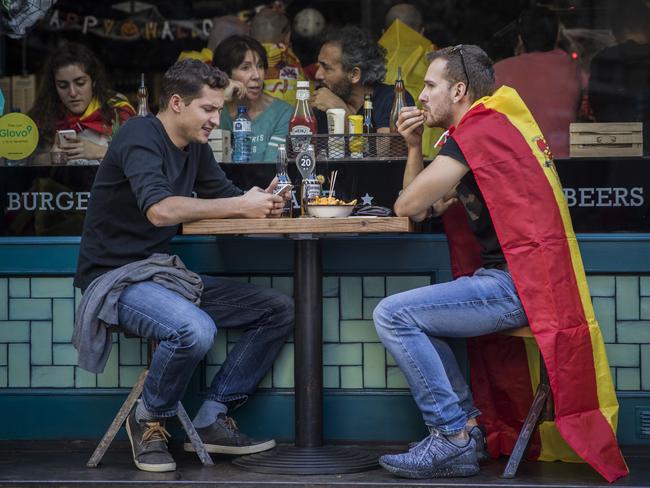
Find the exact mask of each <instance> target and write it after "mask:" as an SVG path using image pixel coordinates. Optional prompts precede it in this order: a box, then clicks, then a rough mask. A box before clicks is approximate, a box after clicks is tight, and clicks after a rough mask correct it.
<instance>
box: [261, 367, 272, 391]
mask: <svg viewBox="0 0 650 488" xmlns="http://www.w3.org/2000/svg"><path fill="white" fill-rule="evenodd" d="M257 387H258V388H267V389H268V388H273V369H271V370H270V371H267V372H266V374H265V375H264V377H263V378H262V379H261V380H260V382H259V383H258V384H257Z"/></svg>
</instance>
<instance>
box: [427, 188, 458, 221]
mask: <svg viewBox="0 0 650 488" xmlns="http://www.w3.org/2000/svg"><path fill="white" fill-rule="evenodd" d="M456 203H458V193H457V192H456V188H454V189H453V190H451V191H449V192H447V193H445V195H444V196H443V197H442V198H441V199H439V200H438V201H436V202H434V203H433V216H434V217H439V216H441V215H442V214H444V213H445V212H446V211H447V210H449V207H451V206H452V205H454V204H456Z"/></svg>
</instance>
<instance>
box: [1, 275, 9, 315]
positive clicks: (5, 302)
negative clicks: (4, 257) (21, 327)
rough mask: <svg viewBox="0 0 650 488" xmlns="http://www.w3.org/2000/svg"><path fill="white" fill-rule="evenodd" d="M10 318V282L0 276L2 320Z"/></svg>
mask: <svg viewBox="0 0 650 488" xmlns="http://www.w3.org/2000/svg"><path fill="white" fill-rule="evenodd" d="M8 318H9V282H8V280H7V278H0V320H7V319H8Z"/></svg>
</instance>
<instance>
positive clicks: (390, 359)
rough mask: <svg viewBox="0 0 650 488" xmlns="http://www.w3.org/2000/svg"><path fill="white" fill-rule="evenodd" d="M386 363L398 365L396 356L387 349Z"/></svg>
mask: <svg viewBox="0 0 650 488" xmlns="http://www.w3.org/2000/svg"><path fill="white" fill-rule="evenodd" d="M386 365H387V366H397V362H395V358H394V357H393V355H392V354H391V353H389V352H388V351H386Z"/></svg>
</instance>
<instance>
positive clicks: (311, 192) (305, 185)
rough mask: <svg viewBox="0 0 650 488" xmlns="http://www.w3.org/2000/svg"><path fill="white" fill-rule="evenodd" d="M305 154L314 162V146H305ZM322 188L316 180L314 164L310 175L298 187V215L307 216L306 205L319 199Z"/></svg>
mask: <svg viewBox="0 0 650 488" xmlns="http://www.w3.org/2000/svg"><path fill="white" fill-rule="evenodd" d="M307 152H308V153H310V155H311V157H312V158H314V161H316V156H315V154H314V145H313V144H308V145H307ZM321 191H322V187H321V184H320V181H318V178H316V164H314V167H313V169H312V170H311V173H309V175H308V176H307V177H306V178H303V179H302V183H301V185H300V215H306V214H307V204H308V203H310V202H313V201H314V200H316V198H318V197H320V194H321Z"/></svg>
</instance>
